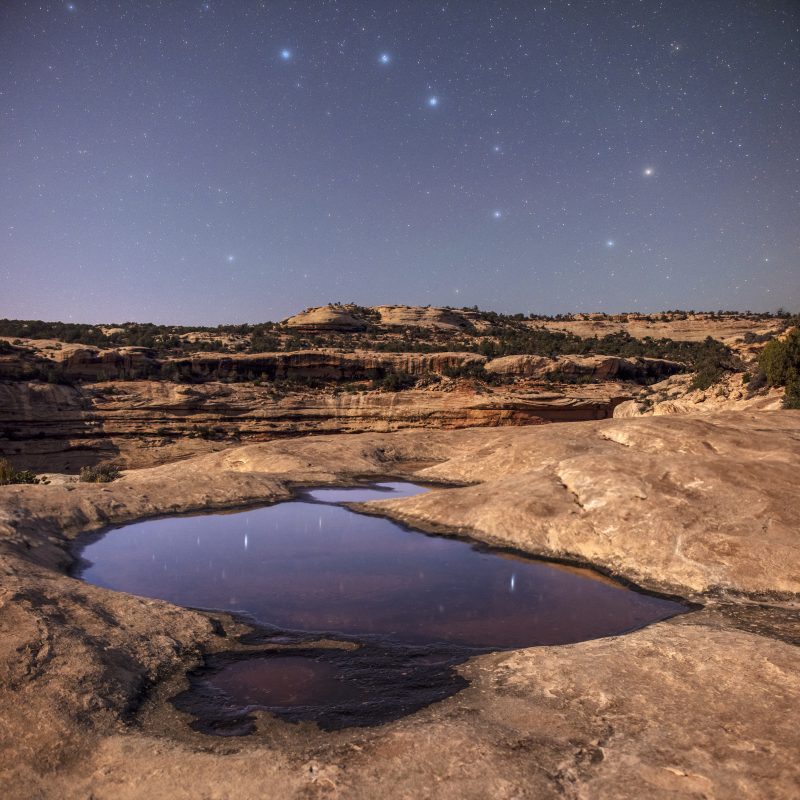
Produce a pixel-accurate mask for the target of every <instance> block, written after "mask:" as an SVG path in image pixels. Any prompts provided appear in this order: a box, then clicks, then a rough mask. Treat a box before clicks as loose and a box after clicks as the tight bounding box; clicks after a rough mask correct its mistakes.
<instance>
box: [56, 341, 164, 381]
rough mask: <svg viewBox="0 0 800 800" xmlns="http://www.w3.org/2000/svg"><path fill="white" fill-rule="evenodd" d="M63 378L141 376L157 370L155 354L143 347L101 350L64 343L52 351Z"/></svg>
mask: <svg viewBox="0 0 800 800" xmlns="http://www.w3.org/2000/svg"><path fill="white" fill-rule="evenodd" d="M53 361H54V362H55V364H57V365H59V366H60V368H61V373H62V374H63V376H64V377H66V378H70V379H73V380H94V381H97V380H100V381H106V380H113V379H114V378H125V377H138V376H144V375H145V374H147V373H148V372H152V371H154V370H157V369H158V361H157V360H156V357H155V353H154V352H153V351H152V350H149V349H148V348H146V347H118V348H113V349H100V348H97V347H87V346H85V345H64V346H63V347H62V348H61V349H60V350H57V351H55V352H54V354H53Z"/></svg>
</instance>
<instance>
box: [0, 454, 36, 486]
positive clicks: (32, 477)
mask: <svg viewBox="0 0 800 800" xmlns="http://www.w3.org/2000/svg"><path fill="white" fill-rule="evenodd" d="M12 483H47V481H46V480H45V479H44V478H40V477H39V476H38V475H36V474H35V473H33V472H31V471H30V470H29V469H24V470H21V471H20V472H18V471H17V470H15V469H14V467H12V466H11V464H10V463H9V462H8V461H7V460H6V459H5V458H0V486H8V485H9V484H12Z"/></svg>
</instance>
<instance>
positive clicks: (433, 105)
mask: <svg viewBox="0 0 800 800" xmlns="http://www.w3.org/2000/svg"><path fill="white" fill-rule="evenodd" d="M428 105H429V106H430V107H431V108H436V106H438V105H439V98H438V97H437V96H436V95H435V94H434V95H432V96H431V97H429V98H428Z"/></svg>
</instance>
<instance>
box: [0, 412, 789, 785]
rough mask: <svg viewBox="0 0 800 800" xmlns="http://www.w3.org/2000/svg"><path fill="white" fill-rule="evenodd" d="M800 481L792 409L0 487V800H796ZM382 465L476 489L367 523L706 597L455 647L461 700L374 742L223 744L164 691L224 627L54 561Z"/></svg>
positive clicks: (284, 733)
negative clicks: (92, 541) (652, 619)
mask: <svg viewBox="0 0 800 800" xmlns="http://www.w3.org/2000/svg"><path fill="white" fill-rule="evenodd" d="M799 469H800V413H797V412H788V411H784V412H761V413H759V414H753V413H745V412H743V413H739V414H721V415H709V416H704V417H698V416H693V417H662V418H641V419H620V420H605V421H600V422H586V423H578V424H574V425H570V426H542V427H527V428H513V429H510V428H509V429H488V430H487V429H468V430H459V431H404V432H399V433H393V434H378V433H370V434H361V435H357V436H332V437H313V438H305V439H294V440H281V441H272V442H265V443H263V444H254V445H248V446H245V447H239V448H232V449H227V450H224V451H222V452H217V453H210V454H206V455H201V456H198V457H196V458H193V459H190V460H188V461H184V462H181V463H177V464H167V465H164V466H160V467H156V468H152V469H146V470H136V471H133V472H130V473H128V474H127V475H126V476H125V477H124V478H122V479H120V480H119V481H116V482H115V483H112V484H109V485H106V486H103V485H87V484H76V485H51V486H12V487H0V575H2V586H1V588H0V632H1V633H2V635H0V747H1V748H2V752H3V759H2V762H1V763H0V770H2V773H0V783H2V785H3V788H4V796H5V797H8V798H10V799H11V800H16V798H30V797H38V798H84V797H88V796H93V797H95V798H111V797H113V798H114V800H124V799H125V798H139V797H142V796H147V797H152V798H161V797H164V798H166V797H170V798H184V797H185V798H196V797H255V796H273V797H277V796H281V797H298V798H299V797H343V798H344V797H346V798H371V797H374V796H376V794H379V795H381V796H385V797H392V798H394V797H397V798H400V797H420V796H435V797H442V798H450V797H452V798H465V797H466V798H484V797H490V796H491V797H507V798H512V797H513V798H519V797H531V798H534V797H535V798H550V797H553V798H556V797H564V796H566V797H574V798H594V797H619V798H641V797H643V796H646V797H653V798H698V797H714V798H742V797H745V798H746V797H754V798H755V797H770V798H791V797H794V796H796V788H797V785H798V782H800V767H798V764H797V759H796V754H797V752H798V749H800V732H799V731H798V727H797V725H796V724H795V720H794V716H793V715H792V713H791V709H793V708H795V707H797V704H798V702H800V651H799V650H798V647H797V644H798V643H800V623H799V622H798V614H797V606H798V600H800V547H799V546H798V536H797V522H796V496H797V494H796V492H797V482H796V476H797V474H798V470H799ZM387 474H394V475H398V476H411V475H415V476H417V477H418V478H422V479H424V478H427V479H430V480H433V479H439V480H449V481H471V482H474V485H471V486H464V487H461V488H442V489H437V490H434V491H432V492H430V493H429V494H426V495H419V496H416V497H412V498H406V499H403V500H391V501H381V502H379V503H371V504H369V507H370V508H371V509H372V510H373V511H374V512H376V513H383V514H390V515H391V516H394V517H396V518H398V519H402V520H406V521H409V522H412V523H414V524H418V525H420V526H422V527H424V528H429V529H431V530H442V531H445V530H446V531H449V532H456V533H459V534H460V535H469V536H471V537H473V538H475V539H477V540H480V541H485V542H488V543H492V544H502V545H505V546H508V547H513V548H515V549H518V550H522V551H525V552H528V553H534V554H540V555H546V556H550V557H558V558H566V559H570V560H575V561H579V562H589V563H593V564H595V565H597V566H599V567H601V568H603V569H605V570H606V571H609V572H612V573H614V574H616V575H619V576H622V577H624V578H627V579H630V580H633V581H636V582H638V583H640V584H641V585H643V586H645V587H647V588H651V589H661V590H668V591H671V592H676V593H679V594H681V595H683V596H684V597H689V598H691V599H693V600H695V601H697V602H700V603H703V604H704V605H705V608H704V609H703V610H702V611H699V612H695V613H692V614H688V615H685V616H683V617H679V618H676V619H674V620H670V621H668V622H664V623H660V624H658V625H655V626H652V627H650V628H647V629H645V630H642V631H638V632H636V633H633V634H629V635H626V636H621V637H611V638H607V639H602V640H597V641H590V642H584V643H580V644H576V645H571V646H568V647H547V648H529V649H525V650H519V651H513V652H509V653H499V654H494V655H488V656H482V657H480V658H476V659H473V660H471V661H470V662H468V663H467V664H464V665H463V666H462V667H461V668H460V670H461V672H462V673H463V674H464V676H465V677H467V679H468V680H469V681H470V687H469V688H468V689H466V690H464V691H463V692H461V693H459V694H457V695H455V696H453V697H451V698H449V699H448V700H445V701H443V702H441V703H438V704H435V705H433V706H430V707H428V708H427V709H424V710H423V711H420V712H418V713H416V714H414V715H412V716H410V717H406V718H404V719H402V720H399V721H397V722H394V723H391V724H389V725H386V726H383V727H380V728H373V729H349V730H346V731H340V732H336V733H323V732H321V731H319V730H318V729H317V728H316V727H315V726H313V725H311V724H303V725H297V726H295V725H290V724H287V723H283V722H280V721H278V720H276V719H274V718H271V717H270V716H269V715H266V714H262V713H259V712H257V714H256V716H257V718H258V731H257V733H256V734H254V735H253V736H251V737H249V738H245V739H236V740H220V739H209V738H208V737H204V736H202V735H201V734H197V733H194V732H192V731H191V730H190V729H189V728H188V726H187V724H186V723H187V720H186V718H185V717H184V716H183V715H180V714H178V713H177V712H175V711H174V709H172V707H171V706H170V705H169V704H168V703H167V702H166V700H167V698H168V697H169V696H170V695H171V694H174V693H175V692H176V691H179V690H180V689H181V688H183V687H185V685H186V684H185V679H184V677H183V675H184V673H185V670H186V669H187V668H188V667H190V666H192V665H194V664H196V663H197V662H198V659H199V657H200V654H201V652H202V651H213V650H224V649H226V648H227V649H229V648H231V647H236V646H237V645H236V644H235V641H234V640H233V639H232V635H234V634H235V633H236V632H237V625H236V624H235V623H233V622H232V621H231V620H230V619H229V618H227V617H225V616H224V615H214V614H202V613H200V612H197V611H190V610H187V609H181V608H177V607H174V606H171V605H169V604H167V603H163V602H159V601H150V600H144V599H141V598H137V597H133V596H131V595H126V594H122V593H116V592H112V591H108V590H105V589H101V588H98V587H93V586H89V585H86V584H83V583H81V582H79V581H75V580H72V579H70V578H68V577H66V575H65V573H64V570H65V569H66V567H67V566H68V563H69V558H68V556H67V551H66V548H67V547H68V544H69V541H70V539H71V538H72V537H73V536H74V535H75V534H76V533H77V532H78V531H80V530H87V529H96V528H100V527H102V526H104V525H108V524H116V523H121V522H124V521H126V520H131V519H136V518H141V517H144V516H149V515H154V514H163V513H175V512H179V511H189V510H199V509H209V508H215V507H217V508H223V507H236V506H241V505H243V504H246V503H250V502H264V501H268V500H279V499H284V498H286V497H288V496H289V493H290V488H291V486H292V485H293V484H297V483H336V482H338V483H346V482H348V481H351V480H352V479H353V478H354V477H356V476H370V475H371V476H376V477H378V476H385V475H387ZM212 618H213V619H215V621H213V619H212ZM222 630H227V631H228V633H229V635H228V636H227V637H222V636H221V635H220V633H221V631H222ZM238 646H240V647H241V646H243V645H238Z"/></svg>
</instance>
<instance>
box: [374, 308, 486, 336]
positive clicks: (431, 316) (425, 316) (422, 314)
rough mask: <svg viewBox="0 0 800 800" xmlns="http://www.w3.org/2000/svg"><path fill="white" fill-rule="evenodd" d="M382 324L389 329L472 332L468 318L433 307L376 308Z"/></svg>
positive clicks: (458, 313) (447, 309)
mask: <svg viewBox="0 0 800 800" xmlns="http://www.w3.org/2000/svg"><path fill="white" fill-rule="evenodd" d="M375 310H376V311H377V312H378V313H379V314H380V324H381V325H385V326H388V327H402V328H433V329H439V330H463V331H471V330H472V329H473V325H472V323H471V322H470V320H469V319H468V318H467V316H466V315H465V314H464V313H463V312H461V311H456V310H455V309H451V308H434V307H431V306H375Z"/></svg>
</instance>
